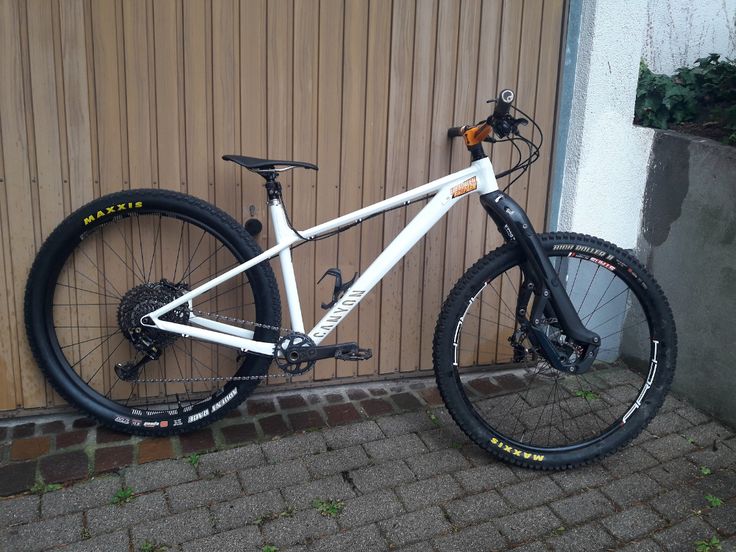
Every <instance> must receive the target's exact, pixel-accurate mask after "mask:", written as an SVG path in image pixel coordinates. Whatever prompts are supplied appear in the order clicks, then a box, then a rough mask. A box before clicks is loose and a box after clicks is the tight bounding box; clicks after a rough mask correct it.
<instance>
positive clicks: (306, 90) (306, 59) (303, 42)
mask: <svg viewBox="0 0 736 552" xmlns="http://www.w3.org/2000/svg"><path fill="white" fill-rule="evenodd" d="M318 28H319V4H318V3H317V2H313V1H311V0H295V2H294V52H293V56H294V127H293V129H292V131H291V134H292V141H293V145H292V147H293V152H294V155H293V157H294V159H295V160H297V161H308V162H315V161H316V160H317V129H318V127H319V118H318V116H317V113H318V98H317V92H318V88H319V73H318V65H319V33H318V32H316V30H317V29H318ZM293 180H294V191H293V201H292V205H290V206H288V207H289V208H290V210H291V215H292V218H293V223H294V226H295V227H296V228H297V229H301V228H309V227H311V226H314V225H315V224H316V219H315V216H316V210H317V173H316V172H315V171H311V170H298V171H297V172H296V173H295V174H294V176H293ZM259 193H260V194H263V191H262V190H260V189H259ZM314 254H315V247H314V244H313V243H307V244H304V245H302V246H299V247H298V248H296V249H294V250H293V251H292V255H293V262H294V272H295V273H296V278H297V284H298V286H299V300H300V302H301V306H302V316H303V318H304V325H305V327H306V328H307V329H309V328H311V327H312V326H313V325H314V323H315V317H314V314H315V294H314V287H315V286H314V282H315V279H314ZM284 307H286V304H285V303H284ZM312 377H313V374H305V375H303V376H299V377H298V378H294V379H295V380H296V381H305V380H311V379H312Z"/></svg>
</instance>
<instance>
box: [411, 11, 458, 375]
mask: <svg viewBox="0 0 736 552" xmlns="http://www.w3.org/2000/svg"><path fill="white" fill-rule="evenodd" d="M459 18H460V2H459V1H457V0H454V1H447V2H440V4H439V14H438V24H437V41H436V54H435V68H434V99H433V108H432V137H431V142H432V153H431V156H430V165H429V178H430V180H434V179H436V178H440V177H442V176H444V175H446V174H448V171H449V169H450V151H451V150H450V141H449V140H448V139H447V129H448V128H449V127H451V126H456V125H458V124H462V123H460V122H459V121H455V120H454V110H453V106H454V104H455V101H454V98H455V74H456V60H457V41H458V21H459ZM445 236H446V221H445V220H440V221H439V222H438V223H437V224H436V225H435V227H434V228H433V229H432V230H430V231H429V233H428V234H427V239H426V240H425V245H424V280H423V285H422V287H423V290H424V293H423V296H422V345H421V348H422V357H421V358H422V360H421V365H422V366H431V365H432V338H433V335H434V327H435V323H436V321H437V315H438V314H439V312H440V307H441V305H442V300H443V299H444V297H443V293H442V278H440V277H438V275H439V274H443V273H444V266H445Z"/></svg>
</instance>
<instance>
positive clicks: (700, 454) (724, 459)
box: [687, 443, 736, 470]
mask: <svg viewBox="0 0 736 552" xmlns="http://www.w3.org/2000/svg"><path fill="white" fill-rule="evenodd" d="M687 458H688V459H689V460H691V461H692V462H694V463H695V464H697V465H698V466H708V467H709V468H710V469H711V470H715V469H721V468H731V467H736V454H734V451H732V450H731V449H730V448H728V447H727V446H725V445H724V444H723V443H719V444H718V446H717V448H716V450H713V447H708V448H706V449H703V450H698V451H695V452H693V453H692V454H689V455H688V457H687Z"/></svg>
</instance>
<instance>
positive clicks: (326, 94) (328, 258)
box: [314, 0, 343, 380]
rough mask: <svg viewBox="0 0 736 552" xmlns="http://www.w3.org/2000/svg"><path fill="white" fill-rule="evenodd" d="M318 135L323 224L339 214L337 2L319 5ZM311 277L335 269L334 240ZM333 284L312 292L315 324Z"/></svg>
mask: <svg viewBox="0 0 736 552" xmlns="http://www.w3.org/2000/svg"><path fill="white" fill-rule="evenodd" d="M319 22H320V23H319V99H318V102H319V120H320V125H319V131H318V135H317V152H318V156H319V157H318V161H319V174H318V176H317V221H319V222H323V221H326V220H329V219H332V218H335V217H336V216H338V214H339V208H340V207H339V205H340V133H341V132H342V118H341V112H340V109H336V106H339V105H341V103H342V63H343V60H342V52H343V28H342V24H343V3H342V1H341V0H322V1H321V2H320V5H319ZM314 263H315V264H314V266H315V277H316V278H320V277H321V276H322V274H323V273H324V271H325V270H327V269H328V268H331V267H335V266H337V240H336V239H334V238H332V239H328V240H324V241H319V242H317V244H316V246H315V261H314ZM333 289H334V281H333V280H332V279H331V278H329V277H328V278H325V279H324V280H323V281H322V283H320V284H318V285H317V287H316V290H315V293H316V298H315V307H314V310H315V313H314V316H315V321H319V320H320V319H321V318H322V316H323V315H324V312H325V311H323V310H322V308H321V307H320V303H321V302H322V301H324V302H329V300H330V299H329V298H330V297H331V296H332V290H333ZM336 342H337V332H332V333H331V334H330V335H329V336H328V337H327V339H325V340H324V341H323V343H324V344H325V345H327V344H329V343H336ZM335 374H336V362H335V361H334V360H324V361H322V362H320V363H318V364H317V367H316V369H315V371H314V379H315V380H321V379H328V378H333V377H335Z"/></svg>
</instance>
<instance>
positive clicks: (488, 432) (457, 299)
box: [433, 233, 677, 470]
mask: <svg viewBox="0 0 736 552" xmlns="http://www.w3.org/2000/svg"><path fill="white" fill-rule="evenodd" d="M540 238H541V241H542V244H543V246H544V248H545V251H546V252H547V253H548V255H551V254H553V253H554V254H555V255H557V256H569V257H573V256H578V257H583V258H585V259H586V260H592V261H593V262H595V263H597V264H601V262H602V263H604V264H603V265H601V266H604V267H605V268H603V271H604V273H605V271H606V270H609V272H610V273H611V274H612V275H613V276H612V280H613V279H615V278H619V279H620V280H621V281H623V282H624V284H625V286H627V287H628V289H629V290H630V291H631V292H633V294H634V296H635V297H636V299H638V302H639V303H640V304H641V307H642V310H643V311H644V313H645V315H646V318H647V319H648V321H649V322H648V327H649V329H648V332H649V335H651V336H652V340H653V341H652V343H653V342H654V341H657V346H656V348H655V347H654V345H653V346H652V352H651V353H650V364H649V366H648V372H647V371H646V370H645V371H644V375H643V376H642V379H643V381H644V382H647V381H648V383H649V385H650V387H648V388H647V389H646V390H645V393H644V395H643V400H641V404H640V406H639V407H635V406H633V405H632V408H631V412H628V416H625V417H624V418H621V420H619V421H618V422H617V423H615V424H612V426H610V428H609V429H610V431H607V432H602V433H601V435H600V436H598V438H597V439H590V442H589V443H588V444H584V443H583V446H578V447H572V448H568V447H540V446H536V445H534V446H530V445H528V444H526V443H520V442H518V441H517V440H514V439H509V438H508V437H507V436H506V434H504V433H503V432H501V431H498V429H497V428H495V427H493V425H492V424H491V423H489V422H488V421H487V420H486V419H485V418H484V415H486V416H487V414H484V413H482V412H481V410H480V408H479V407H477V406H476V404H477V403H474V402H473V400H472V397H470V396H469V395H471V394H472V390H470V391H469V390H468V388H467V386H466V385H465V384H464V383H463V381H462V380H461V377H460V373H459V368H457V367H456V366H455V365H454V363H457V357H456V355H457V354H458V351H457V350H456V348H457V347H458V345H456V343H457V342H458V341H460V338H459V335H458V334H459V333H460V332H461V328H462V320H461V318H462V317H463V316H464V315H465V314H466V313H467V312H469V308H470V305H471V304H472V302H473V301H474V300H475V298H476V297H477V296H478V295H479V294H480V293H481V292H480V290H482V289H483V288H484V287H485V286H486V282H489V281H490V280H491V279H493V278H496V277H497V276H498V275H499V274H502V273H504V272H505V271H507V270H509V268H510V267H513V266H518V265H519V263H520V262H521V261H522V255H523V254H522V252H521V250H520V248H518V247H517V246H516V245H515V244H513V243H511V244H507V245H504V246H502V247H500V248H499V249H497V250H495V251H492V252H490V253H489V254H487V255H486V256H485V257H483V258H481V259H480V260H479V261H477V262H476V263H475V264H474V265H473V266H472V267H471V268H470V269H469V270H468V271H467V272H466V273H465V274H464V275H463V276H462V277H461V279H460V280H459V281H458V282H457V284H456V285H455V286H454V288H453V289H452V291H451V292H450V294H449V295H448V297H447V299H446V301H445V303H444V305H443V307H442V311H441V313H440V316H439V319H438V321H437V326H436V329H435V336H434V345H433V358H434V370H435V375H436V379H437V385H438V387H439V390H440V393H441V395H442V398H443V400H444V402H445V404H446V405H447V408H448V410H449V412H450V414H451V415H452V417H453V419H454V420H455V422H456V423H457V424H458V426H459V427H460V428H461V429H462V430H463V431H464V432H465V433H466V434H467V435H468V436H469V437H470V439H471V440H472V441H474V442H475V443H476V444H478V445H479V446H480V447H482V448H483V449H485V450H487V451H488V452H490V453H491V454H493V455H494V456H496V457H497V458H499V459H501V460H503V461H505V462H508V463H510V464H515V465H519V466H524V467H527V468H534V469H543V470H549V469H556V470H559V469H567V468H572V467H576V466H580V465H582V464H588V463H591V462H593V461H596V460H599V459H601V458H603V457H605V456H607V455H610V454H612V453H613V452H615V451H616V450H618V449H620V448H621V447H622V446H624V445H626V444H627V443H629V442H630V441H632V440H633V439H634V438H635V437H636V436H637V435H638V434H639V433H640V432H641V431H642V430H643V429H644V428H645V427H646V425H647V424H648V423H649V421H650V420H651V419H652V418H653V417H654V415H655V414H656V412H657V410H658V409H659V407H660V406H661V405H662V402H663V401H664V398H665V395H666V393H667V391H668V389H669V387H670V384H671V382H672V378H673V375H674V369H675V359H676V351H677V343H676V332H675V324H674V320H673V317H672V313H671V311H670V307H669V305H668V303H667V299H666V298H665V296H664V294H663V292H662V289H661V288H660V286H659V285H658V284H657V283H656V281H655V280H654V278H652V276H651V275H649V274H648V272H647V271H646V269H645V268H644V267H643V266H642V265H641V263H639V262H638V260H637V259H636V258H635V257H633V256H632V255H631V254H629V253H628V252H626V251H624V250H622V249H620V248H618V247H616V246H614V245H612V244H610V243H608V242H605V241H603V240H601V239H598V238H594V237H590V236H585V235H581V234H572V233H552V234H544V235H541V236H540ZM580 262H581V263H582V261H580ZM584 301H585V299H583V302H584ZM599 302H600V301H599ZM513 304H515V303H512V305H513ZM499 312H500V306H499ZM512 315H513V313H512ZM511 320H513V317H512V318H511ZM622 331H623V330H622ZM652 362H653V363H652ZM645 386H646V384H644V385H643V386H642V387H645ZM530 387H531V385H530ZM512 393H514V391H512ZM520 393H521V391H519V392H518V394H520ZM634 397H636V395H634ZM585 400H586V401H587V400H588V399H587V397H586V399H585ZM509 402H510V399H509ZM506 404H509V403H506ZM553 408H554V407H553ZM553 412H554V410H553ZM591 412H592V411H591ZM540 416H541V415H540ZM624 419H625V421H623V420H624ZM622 421H623V423H621V422H622ZM537 423H539V422H537ZM498 425H503V424H498ZM524 431H527V430H524ZM581 443H582V441H581ZM556 448H559V449H560V450H556Z"/></svg>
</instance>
